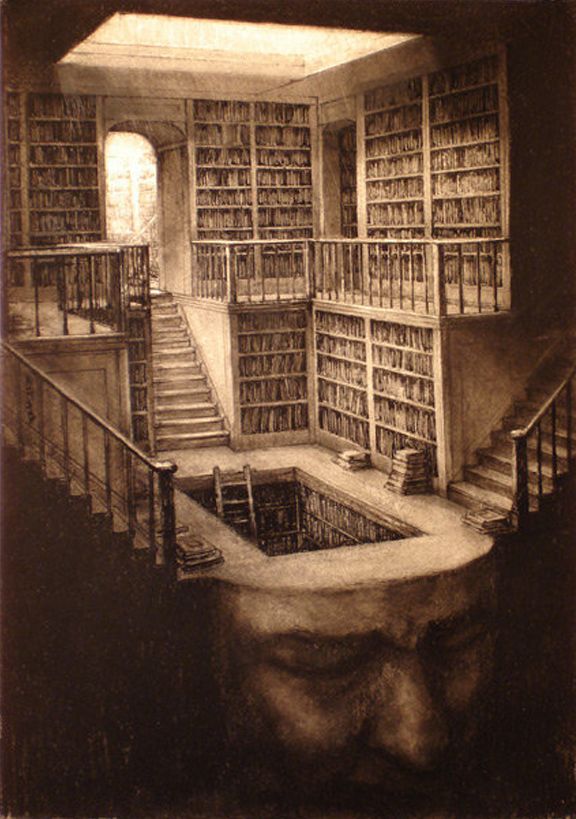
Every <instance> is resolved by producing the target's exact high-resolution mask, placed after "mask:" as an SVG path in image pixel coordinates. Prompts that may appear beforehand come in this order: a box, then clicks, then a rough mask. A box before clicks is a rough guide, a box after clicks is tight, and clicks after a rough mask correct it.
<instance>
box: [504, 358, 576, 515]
mask: <svg viewBox="0 0 576 819" xmlns="http://www.w3.org/2000/svg"><path fill="white" fill-rule="evenodd" d="M575 377H576V367H574V368H572V370H571V371H570V372H569V374H568V375H567V376H566V377H564V378H563V380H562V381H561V383H560V384H559V385H558V387H556V389H555V390H554V392H553V393H552V394H551V395H550V397H549V398H548V399H547V400H546V401H545V402H544V403H543V404H542V407H541V408H540V409H539V410H538V412H537V413H536V414H535V415H534V417H533V418H532V419H531V420H530V421H529V423H528V424H526V426H524V427H522V428H521V429H513V430H512V431H511V432H510V436H511V438H512V447H513V448H512V492H513V501H512V514H513V517H514V522H515V524H516V526H517V528H518V529H523V528H524V527H525V525H526V522H527V520H528V515H529V513H530V511H532V510H536V511H537V510H538V509H539V508H540V505H541V503H542V499H543V497H544V496H545V495H548V494H551V493H552V492H554V491H555V489H556V487H557V484H558V479H559V478H560V477H561V476H562V475H566V474H567V473H568V472H569V471H570V469H571V467H572V463H571V462H572V455H573V416H572V411H573V407H574V405H573V396H574V378H575Z"/></svg>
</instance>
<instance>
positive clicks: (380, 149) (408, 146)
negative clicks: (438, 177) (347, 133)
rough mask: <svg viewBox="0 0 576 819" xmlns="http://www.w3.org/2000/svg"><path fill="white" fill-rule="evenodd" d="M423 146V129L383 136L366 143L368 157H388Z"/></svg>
mask: <svg viewBox="0 0 576 819" xmlns="http://www.w3.org/2000/svg"><path fill="white" fill-rule="evenodd" d="M421 148H422V131H421V130H415V131H404V132H402V133H401V134H394V135H392V136H382V137H377V138H375V139H371V140H370V141H369V142H367V143H366V159H372V158H379V157H386V156H387V155H388V154H401V153H406V152H407V151H417V150H419V149H421Z"/></svg>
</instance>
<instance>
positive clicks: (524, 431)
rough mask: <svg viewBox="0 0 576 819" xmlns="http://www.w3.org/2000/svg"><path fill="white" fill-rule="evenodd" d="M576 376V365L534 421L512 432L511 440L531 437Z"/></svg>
mask: <svg viewBox="0 0 576 819" xmlns="http://www.w3.org/2000/svg"><path fill="white" fill-rule="evenodd" d="M575 375H576V365H574V367H572V369H571V370H570V371H569V372H568V374H567V375H566V376H564V378H563V379H562V381H561V382H560V384H559V385H558V386H557V387H556V389H555V390H554V392H553V393H552V395H551V396H550V398H548V399H547V400H546V401H545V402H544V404H543V405H542V407H541V408H540V409H539V410H538V412H537V413H536V415H535V416H534V417H533V418H532V420H531V421H530V422H529V423H528V424H526V426H524V427H518V428H517V429H512V430H510V437H511V438H524V437H526V435H529V434H530V432H532V431H533V430H534V429H535V427H536V424H537V423H538V421H541V420H542V418H543V417H544V416H545V415H546V413H547V412H548V410H549V409H550V408H551V406H552V404H553V403H554V402H555V401H556V399H557V398H558V397H559V395H560V393H561V392H562V390H564V389H565V388H566V386H567V385H568V382H569V381H571V380H572V378H574V376H575Z"/></svg>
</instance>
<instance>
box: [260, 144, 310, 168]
mask: <svg viewBox="0 0 576 819" xmlns="http://www.w3.org/2000/svg"><path fill="white" fill-rule="evenodd" d="M256 163H257V164H258V165H260V166H261V167H264V168H286V167H290V166H294V167H296V168H308V167H310V152H309V151H307V150H304V149H302V150H290V151H282V150H280V149H278V150H264V149H262V148H258V150H257V151H256Z"/></svg>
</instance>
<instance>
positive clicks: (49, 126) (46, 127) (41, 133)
mask: <svg viewBox="0 0 576 819" xmlns="http://www.w3.org/2000/svg"><path fill="white" fill-rule="evenodd" d="M28 137H29V139H30V142H96V123H95V122H93V121H92V122H76V121H73V120H65V121H62V122H57V121H55V122H52V121H46V122H44V121H42V120H30V121H29V122H28Z"/></svg>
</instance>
